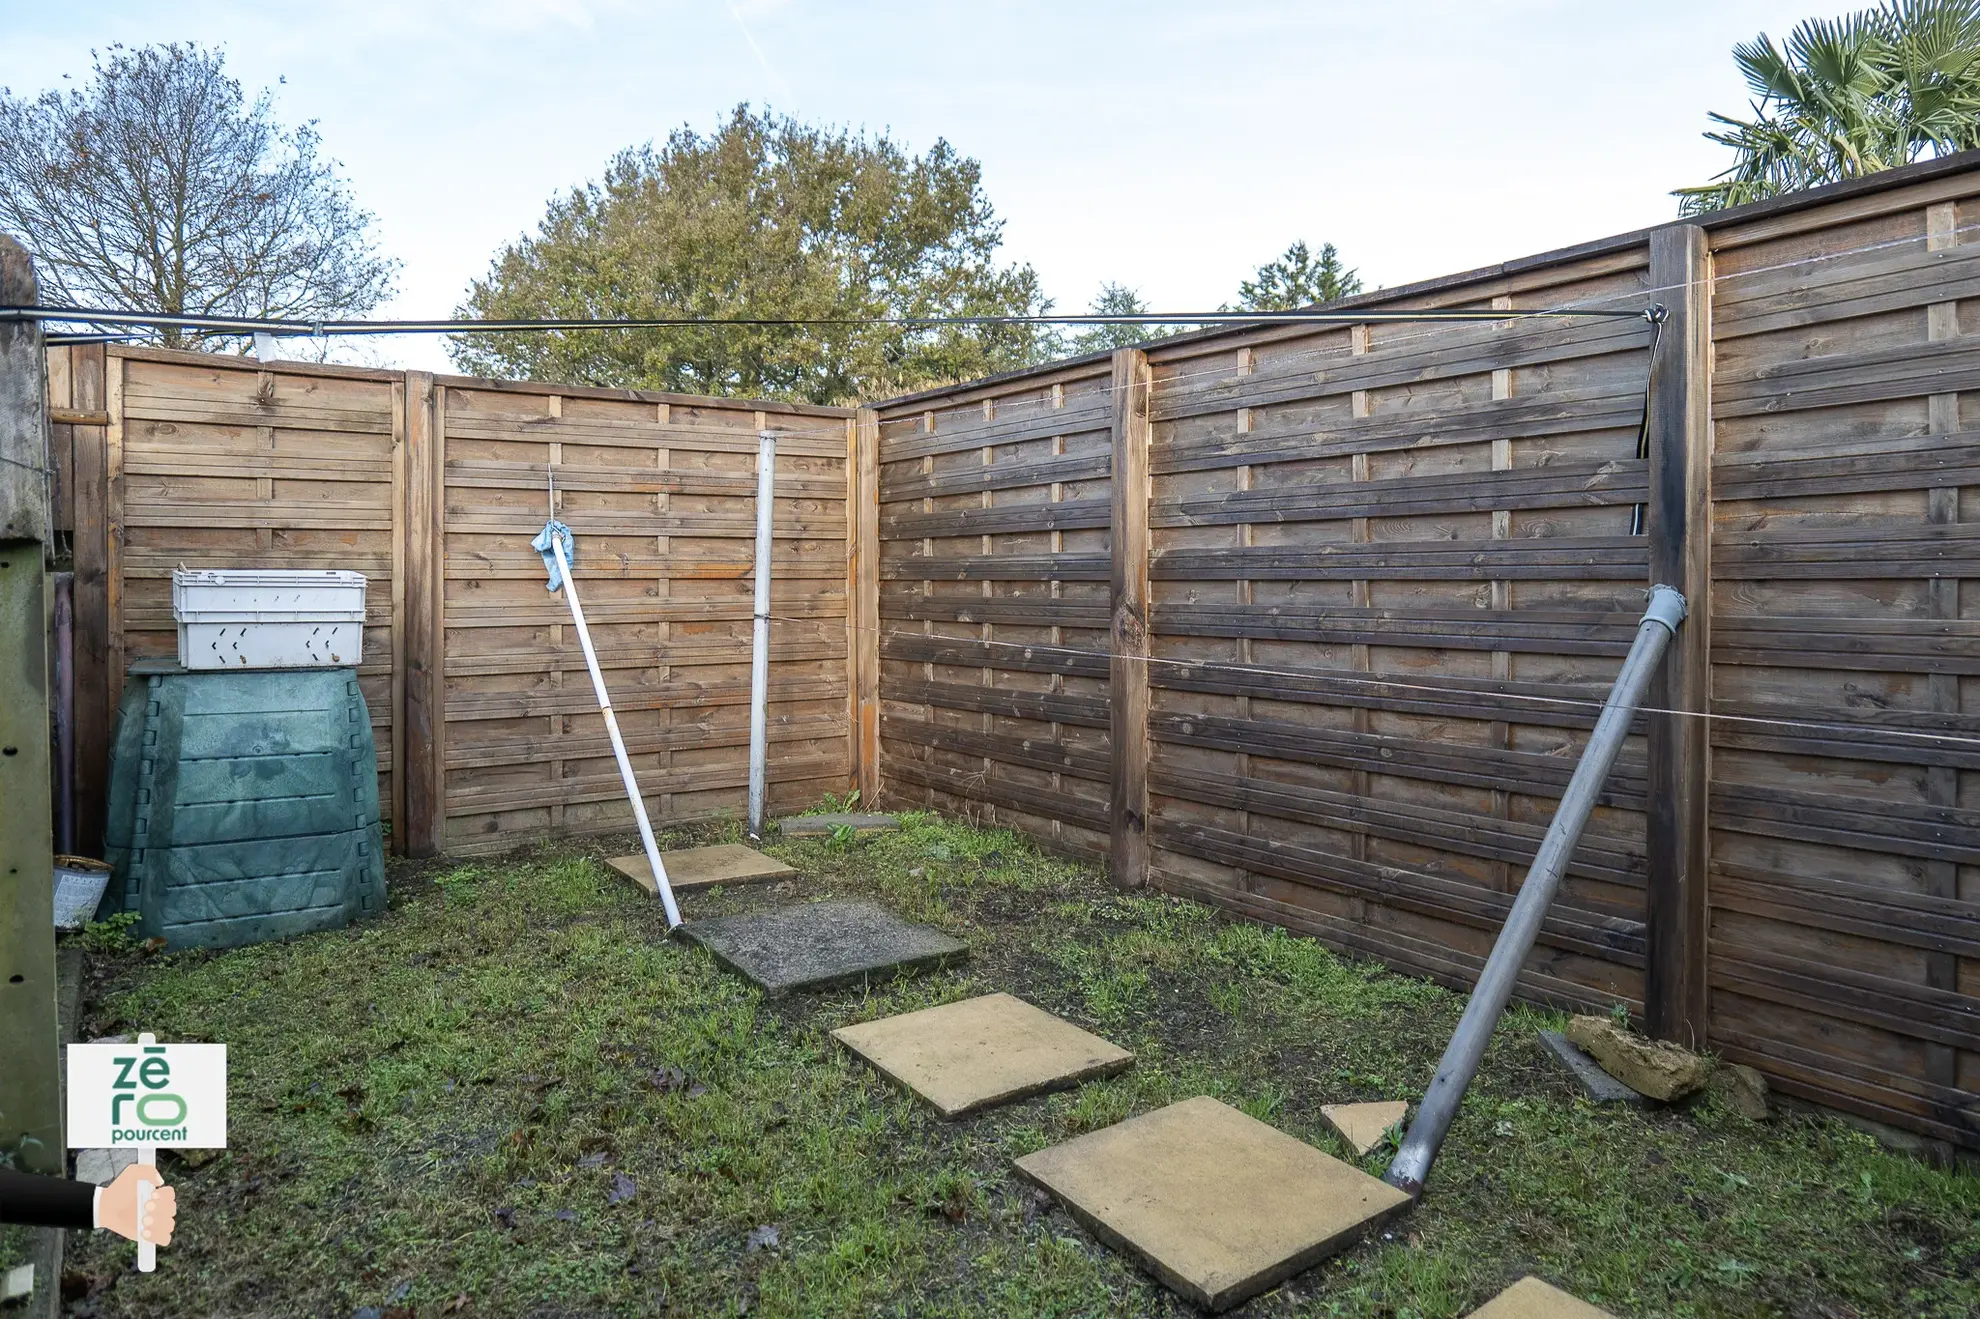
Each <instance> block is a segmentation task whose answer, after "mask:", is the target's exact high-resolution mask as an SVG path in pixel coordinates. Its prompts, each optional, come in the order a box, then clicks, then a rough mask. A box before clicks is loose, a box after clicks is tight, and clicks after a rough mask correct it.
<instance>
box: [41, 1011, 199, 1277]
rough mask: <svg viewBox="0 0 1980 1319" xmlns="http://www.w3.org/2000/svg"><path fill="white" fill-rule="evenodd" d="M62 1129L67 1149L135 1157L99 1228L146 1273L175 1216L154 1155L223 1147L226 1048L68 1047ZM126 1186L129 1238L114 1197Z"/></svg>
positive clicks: (143, 1039) (115, 1186) (153, 1041)
mask: <svg viewBox="0 0 1980 1319" xmlns="http://www.w3.org/2000/svg"><path fill="white" fill-rule="evenodd" d="M68 1125H69V1148H71V1149H136V1150H137V1166H136V1167H135V1168H126V1169H125V1170H124V1172H123V1173H122V1174H121V1175H120V1176H119V1177H118V1178H117V1180H116V1181H115V1182H112V1183H111V1184H110V1185H109V1186H108V1187H105V1188H104V1190H103V1192H102V1195H101V1200H100V1202H99V1220H100V1221H101V1222H102V1224H103V1226H105V1227H108V1228H111V1229H113V1230H115V1231H118V1232H121V1233H122V1234H123V1235H125V1236H128V1237H130V1238H132V1239H133V1240H135V1241H136V1242H137V1243H138V1268H139V1270H141V1271H142V1272H145V1273H149V1272H151V1271H152V1270H153V1269H154V1268H156V1267H157V1266H158V1248H157V1245H156V1244H155V1243H156V1242H169V1241H170V1240H171V1236H172V1223H173V1219H174V1217H175V1214H176V1209H177V1205H176V1202H175V1197H174V1193H173V1191H172V1189H171V1188H170V1187H168V1186H164V1185H162V1184H161V1183H160V1180H159V1177H158V1170H157V1168H156V1167H155V1166H154V1165H155V1164H156V1162H157V1156H156V1153H155V1151H156V1150H157V1149H158V1147H159V1146H161V1145H162V1146H165V1147H167V1148H169V1149H225V1148H226V1147H227V1046H226V1045H224V1044H160V1043H159V1042H158V1040H157V1038H156V1037H154V1036H152V1035H149V1034H145V1035H140V1036H138V1040H137V1043H136V1044H134V1045H132V1044H72V1045H70V1046H69V1124H68ZM127 1179H128V1180H129V1181H130V1182H133V1183H135V1186H136V1191H137V1195H136V1200H135V1203H134V1204H131V1205H130V1206H129V1209H130V1214H129V1220H128V1226H129V1227H130V1229H131V1230H130V1231H128V1232H126V1231H124V1228H125V1226H126V1223H125V1221H124V1214H125V1207H126V1201H125V1200H124V1197H123V1195H122V1194H120V1192H121V1191H122V1190H123V1188H124V1187H125V1185H126V1182H127Z"/></svg>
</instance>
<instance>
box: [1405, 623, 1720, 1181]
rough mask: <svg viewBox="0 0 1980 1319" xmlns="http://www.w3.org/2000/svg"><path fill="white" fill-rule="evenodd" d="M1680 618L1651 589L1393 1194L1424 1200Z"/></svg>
mask: <svg viewBox="0 0 1980 1319" xmlns="http://www.w3.org/2000/svg"><path fill="white" fill-rule="evenodd" d="M1684 616H1685V603H1684V596H1683V595H1681V594H1679V593H1678V591H1677V590H1676V588H1674V587H1670V586H1653V587H1651V588H1650V607H1649V608H1648V609H1647V610H1645V611H1644V614H1643V621H1642V622H1641V623H1639V624H1638V625H1637V628H1636V641H1635V643H1634V644H1633V645H1632V646H1630V648H1629V655H1628V657H1627V658H1626V659H1624V660H1623V666H1622V672H1621V673H1620V674H1619V675H1617V677H1616V685H1615V686H1614V687H1613V688H1611V689H1610V691H1609V699H1608V701H1607V702H1606V703H1605V704H1604V705H1603V706H1602V713H1601V715H1600V716H1599V717H1598V718H1597V719H1596V721H1595V731H1594V733H1593V734H1592V735H1591V736H1590V737H1589V739H1588V748H1587V750H1585V751H1583V752H1582V753H1581V763H1580V764H1578V765H1576V766H1575V767H1574V777H1573V778H1571V779H1570V780H1569V781H1568V786H1567V791H1566V792H1565V793H1563V794H1562V795H1561V804H1560V807H1559V809H1557V810H1556V811H1555V812H1554V822H1553V823H1552V824H1550V825H1548V826H1547V836H1546V837H1545V838H1543V839H1541V840H1540V850H1539V851H1538V852H1536V853H1535V854H1534V857H1533V865H1532V867H1531V868H1529V869H1528V870H1527V872H1526V880H1525V882H1524V883H1522V884H1521V885H1520V887H1519V896H1518V897H1517V898H1515V899H1513V906H1512V911H1511V913H1509V914H1508V915H1507V917H1506V923H1505V927H1504V928H1503V929H1501V930H1500V931H1499V938H1498V942H1496V943H1494V944H1493V945H1492V955H1491V956H1490V957H1489V958H1487V959H1486V962H1485V970H1484V972H1483V973H1482V974H1481V975H1480V976H1479V977H1478V985H1477V987H1476V988H1475V989H1473V990H1472V991H1471V1001H1470V1002H1469V1003H1467V1004H1466V1005H1465V1009H1464V1016H1463V1017H1462V1018H1461V1019H1460V1020H1459V1021H1458V1028H1457V1031H1456V1033H1454V1034H1453V1035H1452V1036H1451V1042H1450V1044H1449V1045H1448V1046H1447V1047H1446V1048H1445V1049H1444V1057H1443V1060H1442V1061H1441V1062H1439V1063H1438V1064H1437V1075H1436V1076H1435V1077H1434V1078H1433V1079H1432V1080H1431V1082H1430V1088H1429V1090H1427V1091H1426V1092H1424V1095H1423V1102H1422V1104H1421V1105H1419V1106H1418V1108H1417V1111H1416V1121H1414V1122H1412V1123H1411V1124H1410V1127H1409V1133H1408V1134H1407V1135H1406V1136H1404V1137H1403V1143H1402V1148H1401V1149H1400V1150H1398V1151H1397V1152H1396V1157H1395V1160H1394V1161H1393V1162H1392V1163H1390V1164H1389V1171H1388V1172H1387V1173H1386V1174H1385V1175H1384V1177H1383V1180H1384V1181H1386V1182H1388V1183H1389V1184H1390V1185H1391V1186H1395V1187H1399V1188H1401V1189H1402V1190H1405V1191H1408V1192H1409V1193H1410V1194H1411V1195H1421V1194H1422V1192H1423V1183H1424V1182H1425V1180H1427V1179H1428V1178H1429V1176H1430V1165H1431V1164H1432V1163H1434V1162H1435V1161H1436V1158H1437V1151H1438V1149H1439V1148H1440V1147H1442V1145H1443V1143H1444V1136H1445V1135H1446V1134H1447V1133H1448V1132H1449V1131H1450V1128H1451V1122H1452V1120H1453V1119H1454V1118H1456V1117H1457V1111H1458V1105H1459V1104H1460V1103H1461V1102H1462V1101H1463V1099H1464V1092H1465V1090H1466V1088H1467V1087H1469V1086H1470V1085H1471V1079H1472V1077H1474V1076H1476V1075H1477V1074H1478V1064H1479V1063H1480V1061H1482V1060H1483V1059H1484V1057H1485V1046H1486V1044H1487V1043H1488V1042H1490V1040H1491V1038H1492V1030H1493V1028H1494V1027H1495V1026H1497V1025H1498V1024H1499V1018H1500V1016H1501V1015H1503V1014H1504V1012H1505V1010H1506V1004H1507V1003H1508V1002H1510V1001H1511V1000H1512V993H1513V988H1514V986H1515V985H1516V984H1517V983H1518V981H1519V970H1520V967H1521V966H1523V965H1524V964H1525V962H1526V955H1527V954H1528V953H1530V952H1532V951H1533V944H1534V941H1535V940H1536V939H1538V938H1539V937H1540V926H1541V923H1542V922H1543V921H1545V920H1546V918H1547V908H1548V907H1550V906H1552V905H1553V901H1554V894H1555V893H1557V892H1558V891H1559V890H1560V886H1561V876H1562V875H1563V874H1564V873H1565V872H1566V870H1567V863H1568V858H1569V857H1571V856H1573V855H1574V848H1575V844H1576V843H1578V842H1580V841H1581V831H1582V830H1583V829H1584V828H1586V827H1587V825H1588V817H1589V815H1590V814H1591V813H1592V812H1593V811H1594V809H1595V802H1596V799H1597V798H1599V797H1600V796H1601V793H1602V784H1603V782H1604V780H1606V779H1607V778H1608V777H1609V771H1610V770H1611V769H1613V768H1614V767H1615V763H1616V756H1617V755H1618V753H1620V752H1621V751H1622V744H1623V739H1624V738H1625V737H1627V736H1628V735H1629V726H1630V723H1631V721H1632V720H1633V719H1634V718H1635V717H1636V708H1637V706H1639V705H1641V704H1642V703H1643V692H1644V689H1645V688H1647V687H1648V686H1649V685H1650V679H1651V676H1652V675H1654V674H1655V673H1656V672H1657V665H1658V664H1659V663H1660V662H1662V660H1663V658H1664V650H1665V648H1666V647H1667V646H1669V645H1670V641H1671V637H1672V636H1674V635H1675V634H1676V632H1677V629H1678V625H1679V624H1681V623H1683V622H1684Z"/></svg>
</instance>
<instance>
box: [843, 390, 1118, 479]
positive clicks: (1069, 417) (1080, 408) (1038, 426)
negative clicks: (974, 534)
mask: <svg viewBox="0 0 1980 1319" xmlns="http://www.w3.org/2000/svg"><path fill="white" fill-rule="evenodd" d="M1113 419H1114V410H1113V403H1112V401H1111V400H1109V399H1106V398H1102V399H1101V400H1100V402H1099V403H1098V404H1097V405H1095V404H1090V403H1081V404H1069V405H1067V406H1066V407H1063V408H1051V407H1046V406H1043V405H1042V404H1040V403H1038V402H1036V401H1019V402H1016V403H1013V404H1011V405H1009V406H1008V408H1007V415H1004V416H1000V417H998V418H997V419H996V420H994V421H989V422H982V423H979V424H974V425H962V424H959V423H958V422H957V420H956V419H955V418H954V417H953V416H950V417H947V418H944V420H945V421H946V422H947V424H946V425H940V424H938V429H936V430H934V431H920V432H916V433H913V434H909V435H887V434H884V433H883V434H882V435H881V437H880V461H881V463H882V464H883V465H884V464H887V463H898V462H905V461H908V460H910V459H914V458H932V457H936V456H939V455H941V454H945V453H961V452H963V451H965V450H968V449H982V448H990V447H993V446H998V445H1007V444H1026V443H1029V442H1031V441H1034V440H1050V439H1057V438H1058V437H1059V436H1061V435H1079V434H1083V433H1085V432H1087V431H1101V430H1106V429H1107V427H1108V426H1110V425H1111V424H1112V423H1113Z"/></svg>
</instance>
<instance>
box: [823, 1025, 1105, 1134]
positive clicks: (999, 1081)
mask: <svg viewBox="0 0 1980 1319" xmlns="http://www.w3.org/2000/svg"><path fill="white" fill-rule="evenodd" d="M832 1038H833V1039H835V1040H837V1041H839V1043H841V1044H843V1045H845V1046H846V1047H847V1048H848V1049H851V1050H852V1051H853V1052H854V1053H857V1054H858V1055H859V1056H860V1057H862V1058H864V1059H866V1061H867V1062H869V1063H871V1064H873V1067H874V1070H875V1071H878V1072H879V1073H880V1074H881V1075H882V1076H884V1077H886V1078H887V1079H888V1080H890V1081H892V1082H894V1084H896V1085H898V1086H901V1087H902V1088H904V1089H907V1090H911V1091H913V1092H914V1093H915V1094H917V1095H919V1096H921V1097H922V1098H923V1099H925V1100H927V1101H928V1102H929V1103H930V1104H933V1105H934V1106H935V1111H936V1112H938V1113H940V1114H941V1115H942V1116H943V1117H951V1118H952V1117H958V1116H960V1115H962V1114H964V1113H969V1112H973V1111H975V1110H977V1109H979V1108H988V1107H990V1106H991V1105H992V1104H1003V1103H1009V1102H1010V1101H1012V1100H1016V1099H1024V1098H1026V1097H1028V1096H1031V1095H1037V1094H1043V1093H1045V1092H1046V1091H1048V1090H1069V1089H1071V1088H1072V1087H1073V1086H1076V1085H1078V1084H1079V1083H1080V1082H1082V1081H1088V1080H1091V1079H1093V1078H1094V1077H1099V1076H1111V1075H1113V1074H1114V1073H1115V1072H1118V1071H1120V1070H1122V1069H1123V1068H1125V1067H1128V1066H1129V1065H1130V1064H1132V1063H1133V1062H1134V1055H1133V1054H1131V1053H1129V1052H1128V1051H1127V1050H1126V1049H1123V1048H1121V1047H1120V1046H1119V1045H1117V1044H1112V1043H1109V1042H1108V1041H1106V1040H1103V1039H1101V1038H1100V1037H1099V1036H1098V1035H1093V1034H1089V1033H1088V1032H1086V1031H1083V1030H1081V1029H1080V1028H1079V1027H1077V1026H1075V1025H1073V1024H1072V1023H1071V1022H1069V1021H1061V1020H1060V1019H1059V1018H1057V1017H1055V1016H1053V1015H1052V1014H1051V1013H1049V1012H1047V1011H1045V1010H1044V1009H1043V1008H1038V1007H1034V1006H1032V1005H1031V1004H1029V1003H1027V1002H1025V1001H1024V1000H1023V999H1021V998H1013V997H1012V996H1011V995H1009V994H985V995H983V996H982V997H980V998H969V999H964V1000H962V1001H961V1002H959V1003H945V1004H943V1005H942V1006H941V1007H938V1008H923V1009H922V1010H921V1011H919V1012H907V1013H903V1014H901V1015H900V1016H898V1017H885V1018H883V1019H881V1020H879V1021H863V1022H861V1023H859V1024H858V1025H856V1026H842V1027H840V1028H839V1029H838V1030H835V1031H833V1032H832Z"/></svg>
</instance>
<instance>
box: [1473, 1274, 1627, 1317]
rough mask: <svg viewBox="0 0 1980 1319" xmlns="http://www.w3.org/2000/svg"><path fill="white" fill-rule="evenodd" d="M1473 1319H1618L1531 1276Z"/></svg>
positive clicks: (1516, 1284)
mask: <svg viewBox="0 0 1980 1319" xmlns="http://www.w3.org/2000/svg"><path fill="white" fill-rule="evenodd" d="M1471 1319H1616V1317H1615V1316H1614V1315H1612V1314H1610V1313H1609V1312H1608V1311H1607V1310H1598V1309H1596V1308H1595V1307H1594V1306H1592V1305H1590V1304H1589V1303H1588V1302H1586V1301H1583V1300H1577V1299H1576V1298H1575V1297H1572V1296H1570V1295H1568V1294H1567V1293H1566V1292H1564V1291H1562V1290H1561V1289H1560V1288H1558V1287H1550V1286H1548V1285H1547V1284H1546V1283H1544V1282H1542V1281H1540V1279H1538V1278H1536V1277H1533V1276H1532V1275H1530V1274H1529V1275H1528V1276H1526V1277H1524V1278H1521V1279H1520V1280H1519V1281H1518V1282H1516V1283H1514V1284H1513V1285H1512V1286H1510V1287H1508V1288H1506V1289H1505V1290H1504V1291H1502V1292H1500V1293H1499V1294H1498V1295H1497V1296H1494V1297H1493V1298H1492V1299H1491V1300H1489V1301H1487V1302H1485V1304H1483V1305H1481V1306H1479V1307H1478V1308H1477V1309H1476V1310H1473V1311H1472V1312H1471Z"/></svg>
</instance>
